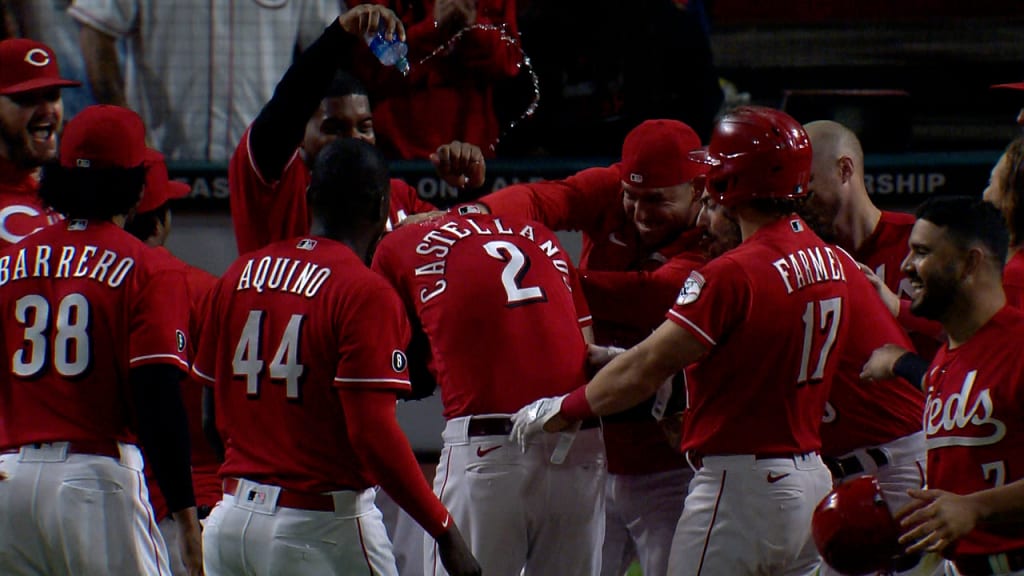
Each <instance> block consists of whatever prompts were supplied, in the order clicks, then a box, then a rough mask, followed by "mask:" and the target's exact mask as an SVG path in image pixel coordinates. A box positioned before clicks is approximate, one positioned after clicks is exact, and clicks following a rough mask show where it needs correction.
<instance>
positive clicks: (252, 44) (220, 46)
mask: <svg viewBox="0 0 1024 576" xmlns="http://www.w3.org/2000/svg"><path fill="white" fill-rule="evenodd" d="M68 4H71V6H70V7H68ZM339 5H340V6H344V3H343V2H339V1H338V0H205V1H191V2H188V3H185V4H181V3H175V2H166V1H162V0H74V1H72V2H67V1H64V2H61V3H60V6H61V8H67V10H68V14H69V15H70V16H71V17H72V18H74V20H75V21H76V23H77V24H79V25H80V26H74V24H71V26H72V27H73V28H76V30H75V32H76V33H77V37H78V39H79V43H80V46H76V48H79V49H80V50H81V53H82V57H83V58H84V59H85V62H86V69H87V71H88V75H89V84H90V87H91V89H92V91H93V94H94V95H95V97H96V100H98V101H100V102H102V103H104V104H117V105H121V106H128V107H131V108H132V109H133V110H137V111H138V112H139V113H140V114H141V115H142V116H143V118H144V119H145V122H146V126H147V127H149V129H150V136H151V138H152V141H153V143H154V145H155V146H156V147H157V148H158V149H160V150H161V151H163V152H164V153H165V154H166V155H167V156H168V158H170V159H172V160H175V161H182V160H190V161H205V162H218V163H219V162H226V161H227V159H228V157H229V156H230V155H231V151H232V150H233V149H234V146H235V145H236V144H237V143H238V140H239V138H241V136H242V133H243V132H244V131H245V128H246V126H247V125H248V124H249V122H251V121H252V119H253V118H255V117H256V114H257V113H258V112H259V109H260V106H262V105H263V103H264V102H266V101H267V100H268V99H269V98H270V96H271V94H272V93H273V91H274V81H275V79H276V78H278V77H279V76H280V75H281V74H283V73H284V71H285V70H287V69H288V66H289V65H290V64H291V63H292V57H293V55H294V53H295V50H296V49H303V48H306V47H307V46H309V45H310V44H311V43H312V42H313V41H314V40H315V39H316V38H317V36H319V35H320V33H321V32H322V31H323V29H324V27H325V26H327V25H328V24H330V23H331V21H332V20H333V19H334V17H335V15H336V14H337V13H338V6H339Z"/></svg>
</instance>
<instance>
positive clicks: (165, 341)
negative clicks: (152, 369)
mask: <svg viewBox="0 0 1024 576" xmlns="http://www.w3.org/2000/svg"><path fill="white" fill-rule="evenodd" d="M188 310H189V302H188V293H187V291H186V288H185V275H184V273H183V272H182V271H181V270H180V269H167V268H164V269H160V270H157V271H155V272H154V273H153V274H151V275H148V276H147V277H146V278H143V279H142V282H141V284H140V286H139V292H138V294H136V295H135V298H134V301H133V302H132V306H131V316H130V318H131V320H130V327H129V338H128V358H129V361H128V362H129V365H130V366H131V367H132V368H135V367H138V366H144V365H147V364H173V365H175V366H178V367H180V368H181V369H182V370H184V371H188V359H187V350H188V337H187V334H188Z"/></svg>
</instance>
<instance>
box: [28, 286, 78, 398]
mask: <svg viewBox="0 0 1024 576" xmlns="http://www.w3.org/2000/svg"><path fill="white" fill-rule="evenodd" d="M14 318H15V320H17V321H18V323H19V324H21V325H22V326H24V327H25V342H24V343H23V345H22V347H21V348H20V349H19V350H18V351H17V352H15V353H14V358H13V359H12V364H13V365H12V368H13V371H14V374H15V375H16V376H20V377H22V378H32V377H34V376H37V375H39V374H40V373H41V372H42V371H43V370H44V369H45V368H46V357H47V355H48V354H47V350H48V349H49V348H51V346H50V342H49V335H50V334H51V333H52V335H53V345H52V349H53V367H54V368H55V369H56V370H57V373H58V374H60V375H61V376H64V377H65V378H74V377H75V376H81V375H82V374H84V373H85V371H86V370H88V368H89V354H90V351H89V350H90V349H89V331H88V330H89V301H88V300H86V298H85V296H83V295H81V294H78V293H72V294H68V295H67V296H65V297H64V298H63V299H61V301H60V304H58V305H57V316H56V318H55V319H54V322H53V324H54V326H53V327H51V325H50V303H49V302H48V301H47V300H46V299H45V298H43V297H42V296H40V295H38V294H29V295H27V296H22V297H21V298H19V299H18V301H17V302H15V303H14ZM53 328H55V329H53Z"/></svg>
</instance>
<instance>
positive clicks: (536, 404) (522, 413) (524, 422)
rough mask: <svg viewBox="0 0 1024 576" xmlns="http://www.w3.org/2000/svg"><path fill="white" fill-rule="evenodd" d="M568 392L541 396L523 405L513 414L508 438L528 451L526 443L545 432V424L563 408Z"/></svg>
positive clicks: (521, 448) (524, 450)
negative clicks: (549, 396)
mask: <svg viewBox="0 0 1024 576" xmlns="http://www.w3.org/2000/svg"><path fill="white" fill-rule="evenodd" d="M566 396H568V394H563V395H561V396H554V397H551V398H541V399H539V400H534V401H533V402H530V403H529V404H527V405H526V406H523V407H522V408H520V409H519V411H518V412H516V413H515V414H514V415H513V416H512V432H511V433H510V434H509V435H508V439H509V440H510V441H512V442H515V443H516V444H518V445H519V449H520V450H522V451H523V452H526V445H527V444H529V442H530V439H531V438H533V437H534V436H536V435H537V434H540V433H542V432H544V425H545V424H547V423H548V420H551V419H552V418H554V417H555V415H557V414H558V412H559V411H561V409H562V400H564V399H565V397H566Z"/></svg>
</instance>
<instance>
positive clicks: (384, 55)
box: [366, 28, 409, 76]
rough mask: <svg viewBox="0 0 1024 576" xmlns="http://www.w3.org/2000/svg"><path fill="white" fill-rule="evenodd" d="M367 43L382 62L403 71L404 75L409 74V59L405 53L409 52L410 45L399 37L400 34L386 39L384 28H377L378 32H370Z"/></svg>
mask: <svg viewBox="0 0 1024 576" xmlns="http://www.w3.org/2000/svg"><path fill="white" fill-rule="evenodd" d="M366 44H367V45H368V46H369V47H370V51H371V52H373V55H374V56H376V57H377V59H378V60H380V62H381V64H383V65H385V66H394V67H395V68H397V69H398V71H399V72H401V73H402V76H407V75H408V74H409V61H408V60H406V58H405V55H406V54H408V53H409V46H408V45H407V44H406V43H405V42H402V41H401V40H399V39H398V34H395V35H394V37H393V38H392V39H391V40H386V39H385V38H384V29H383V28H382V29H380V30H377V33H376V34H368V35H367V36H366Z"/></svg>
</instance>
